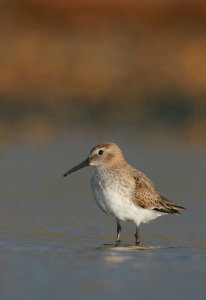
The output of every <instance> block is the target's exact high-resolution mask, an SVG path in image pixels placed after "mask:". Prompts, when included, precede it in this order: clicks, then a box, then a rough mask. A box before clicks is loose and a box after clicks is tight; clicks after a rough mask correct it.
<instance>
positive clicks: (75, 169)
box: [63, 158, 90, 177]
mask: <svg viewBox="0 0 206 300" xmlns="http://www.w3.org/2000/svg"><path fill="white" fill-rule="evenodd" d="M89 163H90V160H89V158H87V159H85V160H84V161H83V162H81V163H80V164H78V165H76V166H75V167H73V168H72V169H70V170H69V171H67V172H66V173H65V174H64V175H63V176H64V177H65V176H67V175H69V174H71V173H73V172H75V171H77V170H79V169H81V168H84V167H87V166H89Z"/></svg>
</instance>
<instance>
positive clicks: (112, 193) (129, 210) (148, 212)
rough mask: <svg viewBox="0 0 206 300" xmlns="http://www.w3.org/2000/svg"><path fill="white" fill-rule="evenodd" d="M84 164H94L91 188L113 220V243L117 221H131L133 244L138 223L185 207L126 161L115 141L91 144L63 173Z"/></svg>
mask: <svg viewBox="0 0 206 300" xmlns="http://www.w3.org/2000/svg"><path fill="white" fill-rule="evenodd" d="M87 166H93V167H94V168H95V170H94V173H93V176H92V178H91V190H92V194H93V197H94V199H95V201H96V203H97V205H98V206H99V207H100V209H101V210H103V212H105V213H106V214H107V215H109V216H111V217H113V218H114V219H115V220H116V224H117V227H116V228H117V234H116V242H115V245H116V246H118V245H119V244H120V242H121V241H120V234H121V229H122V227H121V223H120V222H121V221H128V222H133V223H134V224H135V227H136V230H135V235H134V236H135V245H136V246H139V244H140V230H139V227H140V224H141V223H148V222H149V221H151V220H153V219H156V218H158V217H160V216H162V215H167V214H181V211H182V210H185V209H186V208H185V207H183V206H181V205H178V204H176V203H175V202H172V201H170V200H168V199H167V198H166V197H165V196H163V195H162V194H160V193H159V192H158V191H157V189H156V188H155V186H154V184H153V182H152V181H151V180H150V179H149V178H148V177H147V176H146V175H145V174H144V173H143V172H141V171H139V170H138V169H136V168H134V167H132V166H131V165H130V164H129V163H127V161H126V160H125V158H124V155H123V152H122V150H121V149H120V147H119V146H118V145H117V144H116V143H111V142H106V143H102V144H98V145H97V146H95V147H93V148H92V149H91V151H90V153H89V156H88V157H87V158H86V159H85V160H84V161H82V162H81V163H79V164H77V165H76V166H74V167H73V168H71V169H70V170H69V171H67V172H66V173H65V174H64V175H63V176H64V177H65V176H67V175H69V174H71V173H73V172H75V171H77V170H79V169H81V168H84V167H87Z"/></svg>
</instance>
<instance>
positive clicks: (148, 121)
mask: <svg viewBox="0 0 206 300" xmlns="http://www.w3.org/2000/svg"><path fill="white" fill-rule="evenodd" d="M0 21H1V27H0V40H1V46H0V66H1V68H0V143H1V144H2V145H3V144H7V143H8V142H10V141H11V140H13V139H19V138H20V139H23V140H26V141H28V142H34V143H36V142H38V143H39V142H40V143H41V142H45V141H46V142H48V141H49V140H50V139H53V138H54V137H55V136H56V135H57V133H58V132H59V130H62V129H63V130H64V129H68V128H73V127H75V126H77V127H78V128H81V127H82V128H83V127H85V126H97V128H101V127H102V126H106V127H107V128H111V126H114V127H115V126H116V127H118V126H120V127H125V126H126V128H128V130H130V129H131V130H135V132H136V131H139V130H140V131H145V132H147V133H148V134H152V135H154V134H157V135H158V134H162V133H164V134H165V133H166V134H168V133H170V134H173V135H175V136H180V137H181V139H182V138H183V139H184V141H185V142H187V143H189V144H191V145H196V146H199V145H203V144H205V131H206V101H205V95H206V59H205V56H206V3H205V1H201V0H190V1H186V0H179V1H177V0H167V1H164V0H146V1H145V0H144V1H143V0H141V1H135V0H128V1H126V2H125V1H123V0H119V1H116V0H110V1H108V0H107V1H95V0H76V1H66V0H1V4H0Z"/></svg>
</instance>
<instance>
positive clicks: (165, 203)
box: [155, 195, 186, 215]
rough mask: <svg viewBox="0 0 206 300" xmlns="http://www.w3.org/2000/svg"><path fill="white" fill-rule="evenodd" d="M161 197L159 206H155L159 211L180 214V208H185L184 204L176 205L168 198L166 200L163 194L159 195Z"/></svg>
mask: <svg viewBox="0 0 206 300" xmlns="http://www.w3.org/2000/svg"><path fill="white" fill-rule="evenodd" d="M160 198H161V200H162V201H161V204H162V206H161V207H158V208H155V210H157V211H160V212H165V213H169V214H179V215H180V214H181V210H186V208H185V207H184V206H181V205H178V204H176V203H174V202H172V201H170V200H168V199H167V198H166V197H165V196H163V195H160Z"/></svg>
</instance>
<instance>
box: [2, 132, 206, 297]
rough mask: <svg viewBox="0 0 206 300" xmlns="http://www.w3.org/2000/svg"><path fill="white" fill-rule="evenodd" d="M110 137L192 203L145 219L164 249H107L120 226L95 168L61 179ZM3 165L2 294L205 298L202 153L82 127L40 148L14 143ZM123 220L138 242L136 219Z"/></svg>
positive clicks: (126, 237)
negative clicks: (105, 205) (102, 202)
mask: <svg viewBox="0 0 206 300" xmlns="http://www.w3.org/2000/svg"><path fill="white" fill-rule="evenodd" d="M105 140H110V141H115V142H118V143H119V144H120V146H121V147H122V149H123V151H124V152H125V155H126V158H127V160H128V161H129V162H130V163H131V164H133V165H135V166H136V167H138V168H139V169H141V170H142V171H144V172H145V173H146V174H147V175H148V176H149V177H150V178H151V179H152V180H153V181H154V182H155V184H156V186H157V188H158V190H160V191H161V193H162V194H164V195H166V196H167V197H168V198H171V199H172V200H174V201H176V202H177V203H179V204H182V205H184V206H186V207H187V208H188V210H187V211H185V212H184V213H183V214H182V215H181V216H165V217H161V218H159V219H157V220H155V221H153V222H150V223H149V224H147V225H142V227H141V237H142V243H143V244H144V245H152V246H160V249H156V250H145V251H136V250H132V249H130V248H128V249H123V250H121V249H120V250H118V249H115V248H114V249H111V248H104V247H101V246H102V245H103V244H104V243H109V244H112V243H113V242H114V239H115V234H116V232H115V231H116V225H115V222H114V221H113V220H112V219H111V218H109V217H108V216H106V215H105V214H104V213H102V212H101V211H100V210H99V208H98V207H97V206H96V204H95V203H94V201H93V199H92V196H91V192H90V186H89V184H90V176H91V174H92V169H91V168H85V169H83V170H81V171H79V172H77V173H74V174H72V175H70V176H69V177H67V178H63V177H62V175H63V173H64V172H65V171H67V170H68V169H69V168H70V167H72V166H73V165H75V164H76V163H78V162H80V161H82V160H83V159H84V158H86V156H87V155H88V152H89V150H90V148H91V147H92V146H94V145H95V144H97V143H99V142H102V141H105ZM0 164H1V173H0V179H1V190H0V197H1V201H0V203H1V208H0V214H1V218H0V299H1V300H10V299H15V300H24V299H25V300H27V299H29V300H33V299H44V300H45V299H49V300H53V299H61V300H62V299H94V298H98V299H126V298H129V299H139V298H140V299H149V298H150V297H151V298H152V299H194V298H195V299H205V298H206V284H205V278H206V234H205V233H206V218H205V211H206V188H205V170H206V156H205V149H203V148H202V149H199V150H198V149H195V148H193V147H189V146H188V145H187V144H186V143H181V141H176V140H175V138H174V137H171V138H170V136H167V137H159V138H158V139H155V138H154V139H151V136H139V135H138V134H134V132H133V133H129V134H128V132H124V130H122V131H118V130H116V131H115V130H114V131H112V132H110V135H108V134H107V133H106V132H104V131H103V132H101V131H100V132H98V131H95V129H94V130H93V131H89V130H88V131H87V130H86V129H85V130H84V131H83V132H82V131H79V130H75V131H68V132H67V133H64V134H59V136H58V137H57V138H56V139H55V140H53V141H51V142H50V143H45V144H43V145H29V144H27V143H26V142H24V143H23V142H21V141H14V142H13V143H11V144H10V145H8V146H7V147H4V148H2V149H1V163H0ZM122 225H123V231H122V239H123V241H124V242H125V243H128V244H130V245H132V244H133V242H134V230H135V228H134V225H132V224H126V223H123V224H122Z"/></svg>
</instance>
